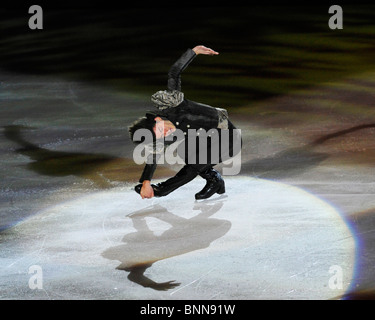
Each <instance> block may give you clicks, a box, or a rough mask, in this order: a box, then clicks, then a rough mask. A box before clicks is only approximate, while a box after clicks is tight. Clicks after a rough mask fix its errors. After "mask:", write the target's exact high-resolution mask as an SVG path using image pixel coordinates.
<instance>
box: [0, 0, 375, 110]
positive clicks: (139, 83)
mask: <svg viewBox="0 0 375 320" xmlns="http://www.w3.org/2000/svg"><path fill="white" fill-rule="evenodd" d="M39 3H40V6H41V7H42V9H43V14H44V24H43V30H30V29H29V27H28V19H29V17H31V14H29V13H28V8H29V6H30V5H31V4H36V3H34V2H33V3H30V5H29V4H22V5H19V6H16V5H8V6H7V5H5V7H3V8H4V9H3V10H2V17H3V18H2V19H1V34H0V46H1V51H0V68H2V69H5V70H10V71H14V72H28V73H34V74H55V75H58V76H63V77H66V78H70V79H72V78H73V79H79V80H85V81H93V82H100V83H101V84H102V85H108V86H109V87H111V88H116V89H118V90H132V91H135V92H141V93H145V94H150V93H152V92H154V91H156V90H159V89H160V88H161V87H163V86H165V85H166V72H167V70H168V68H169V66H170V65H171V63H173V62H174V60H175V59H176V57H178V55H180V54H181V53H182V52H183V51H184V50H185V49H186V48H188V47H193V46H195V45H198V44H204V45H206V46H208V47H211V48H213V49H215V50H217V51H219V52H220V53H221V55H220V56H218V57H215V59H201V61H200V64H199V66H196V65H192V66H191V67H189V72H188V73H186V75H184V78H183V81H184V82H183V90H184V91H185V93H187V94H189V95H192V96H194V98H195V99H196V100H198V101H199V100H201V101H202V100H205V102H206V103H209V104H218V103H219V104H220V105H223V106H226V107H228V108H231V107H236V106H240V105H244V104H248V103H249V102H251V101H255V100H261V99H265V98H269V97H272V96H278V95H283V94H285V93H287V92H290V91H293V90H296V89H301V88H306V87H309V86H314V85H316V84H317V83H321V82H324V81H330V80H335V79H339V78H342V77H344V76H347V75H349V74H351V73H356V72H360V71H364V70H366V69H369V68H371V67H372V66H373V65H374V59H373V55H374V46H375V40H374V39H375V38H374V37H373V36H372V35H373V34H374V32H375V10H374V9H375V6H373V5H369V4H355V5H353V4H345V3H343V4H342V5H341V6H342V8H343V12H344V29H343V30H331V29H329V27H328V20H329V18H330V16H331V15H330V14H329V13H328V9H329V7H330V6H331V4H322V3H317V4H304V5H295V4H277V3H264V4H261V5H245V6H244V5H243V4H242V5H241V4H240V3H236V2H233V3H230V5H227V6H225V5H222V4H220V3H215V4H211V5H202V4H200V5H198V4H194V3H191V2H189V3H184V2H179V3H177V2H175V3H169V4H168V3H156V2H152V3H151V4H149V3H130V4H129V3H126V4H125V3H120V4H119V3H118V2H117V4H116V3H111V2H105V3H104V2H102V3H100V4H96V5H93V4H85V3H80V2H77V3H74V4H73V2H65V1H64V2H57V3H53V4H51V3H43V2H39Z"/></svg>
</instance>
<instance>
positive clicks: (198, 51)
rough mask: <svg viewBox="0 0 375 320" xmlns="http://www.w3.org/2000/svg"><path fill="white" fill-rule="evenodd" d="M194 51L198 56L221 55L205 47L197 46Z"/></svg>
mask: <svg viewBox="0 0 375 320" xmlns="http://www.w3.org/2000/svg"><path fill="white" fill-rule="evenodd" d="M193 51H194V52H195V54H196V55H198V54H206V55H209V56H216V55H218V54H219V52H216V51H214V50H212V49H210V48H207V47H205V46H196V47H195V48H193Z"/></svg>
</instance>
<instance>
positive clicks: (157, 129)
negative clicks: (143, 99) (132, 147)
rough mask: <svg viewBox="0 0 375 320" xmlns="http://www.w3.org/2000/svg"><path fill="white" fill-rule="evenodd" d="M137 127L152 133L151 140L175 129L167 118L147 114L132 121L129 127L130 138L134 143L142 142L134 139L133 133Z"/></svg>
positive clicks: (164, 135)
mask: <svg viewBox="0 0 375 320" xmlns="http://www.w3.org/2000/svg"><path fill="white" fill-rule="evenodd" d="M139 129H143V130H144V129H147V130H148V131H149V132H150V133H151V134H152V138H153V141H155V140H157V139H162V138H164V137H166V136H168V135H170V134H171V133H172V132H174V131H175V130H176V127H175V126H174V125H173V123H172V122H171V121H169V120H166V119H162V118H161V117H159V116H151V115H150V114H147V115H146V116H145V117H142V118H139V119H138V120H136V121H134V122H133V124H132V125H131V126H130V127H129V135H130V139H131V140H132V141H133V142H134V143H136V144H139V143H141V142H142V141H134V134H135V132H136V131H137V130H139Z"/></svg>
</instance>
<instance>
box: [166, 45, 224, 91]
mask: <svg viewBox="0 0 375 320" xmlns="http://www.w3.org/2000/svg"><path fill="white" fill-rule="evenodd" d="M199 54H205V55H211V56H212V55H218V54H219V53H218V52H216V51H214V50H212V49H210V48H207V47H205V46H196V47H194V48H193V49H188V50H187V51H185V53H184V54H183V55H182V56H181V57H180V58H179V59H178V60H177V61H176V62H175V63H174V64H173V65H172V67H171V68H170V69H169V72H168V90H169V91H173V90H178V91H181V73H182V71H184V70H185V69H186V67H187V66H188V65H189V64H190V62H192V61H193V60H194V58H195V57H196V56H197V55H199Z"/></svg>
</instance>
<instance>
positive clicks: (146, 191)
mask: <svg viewBox="0 0 375 320" xmlns="http://www.w3.org/2000/svg"><path fill="white" fill-rule="evenodd" d="M140 195H141V197H142V199H145V198H146V199H149V198H152V197H153V196H154V189H153V188H152V187H151V182H150V180H145V181H143V183H142V189H141V193H140Z"/></svg>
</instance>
